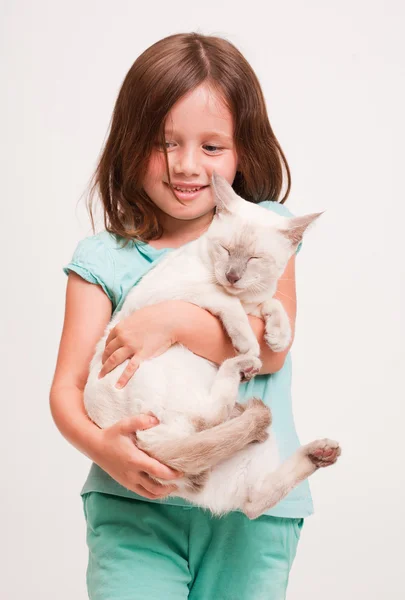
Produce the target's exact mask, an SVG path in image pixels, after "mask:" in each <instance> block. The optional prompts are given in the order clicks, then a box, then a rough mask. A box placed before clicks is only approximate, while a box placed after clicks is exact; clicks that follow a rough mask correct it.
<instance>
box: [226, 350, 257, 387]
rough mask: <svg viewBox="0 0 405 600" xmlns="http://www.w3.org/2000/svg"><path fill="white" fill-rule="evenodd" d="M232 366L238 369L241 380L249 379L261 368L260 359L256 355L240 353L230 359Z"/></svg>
mask: <svg viewBox="0 0 405 600" xmlns="http://www.w3.org/2000/svg"><path fill="white" fill-rule="evenodd" d="M232 360H233V361H234V368H235V369H237V370H238V371H239V375H240V380H241V382H245V381H250V380H251V379H252V377H254V376H255V375H257V374H258V372H259V371H260V369H261V368H262V361H261V360H260V358H257V357H256V356H252V355H250V354H248V355H246V354H245V355H242V356H236V357H235V358H233V359H232Z"/></svg>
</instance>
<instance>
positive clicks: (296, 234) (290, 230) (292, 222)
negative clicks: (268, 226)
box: [279, 210, 325, 246]
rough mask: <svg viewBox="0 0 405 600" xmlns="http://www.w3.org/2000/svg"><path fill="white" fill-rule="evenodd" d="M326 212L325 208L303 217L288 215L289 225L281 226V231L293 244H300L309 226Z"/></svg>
mask: <svg viewBox="0 0 405 600" xmlns="http://www.w3.org/2000/svg"><path fill="white" fill-rule="evenodd" d="M324 212H325V211H324V210H323V211H322V212H320V213H311V214H309V215H303V216H302V217H287V219H286V220H287V227H285V226H284V227H282V228H281V227H280V228H279V232H280V233H282V234H283V235H284V236H285V237H286V238H287V240H288V241H289V242H290V244H291V245H292V246H298V244H299V243H300V242H301V241H302V238H303V236H304V233H305V231H306V230H307V229H308V227H309V226H310V225H312V223H313V222H314V221H315V220H316V219H317V218H318V217H320V216H321V215H323V213H324Z"/></svg>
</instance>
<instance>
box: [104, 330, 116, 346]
mask: <svg viewBox="0 0 405 600" xmlns="http://www.w3.org/2000/svg"><path fill="white" fill-rule="evenodd" d="M116 337H117V332H116V331H115V327H113V329H111V331H110V333H109V334H108V337H107V339H106V341H105V345H106V346H107V344H109V343H110V342H112V340H113V339H114V338H116Z"/></svg>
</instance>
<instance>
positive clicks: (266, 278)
mask: <svg viewBox="0 0 405 600" xmlns="http://www.w3.org/2000/svg"><path fill="white" fill-rule="evenodd" d="M211 185H212V187H213V190H214V196H215V202H216V213H215V216H214V219H213V221H212V223H211V225H210V227H209V229H208V230H207V233H206V238H207V241H208V254H209V257H210V260H211V263H212V269H213V274H214V277H215V279H216V281H217V282H218V283H219V284H220V285H221V286H223V287H224V288H225V289H226V291H227V292H228V293H230V294H232V295H243V293H244V292H248V293H252V292H253V293H254V294H255V295H256V294H257V295H258V296H261V295H262V294H263V295H267V293H269V292H270V293H271V294H273V293H274V292H275V290H276V287H277V280H278V278H279V277H280V275H282V273H283V272H284V270H285V268H286V266H287V263H288V261H289V259H290V257H291V256H292V255H293V254H294V253H295V251H296V249H297V246H298V244H299V243H300V242H301V240H302V237H303V235H304V232H305V231H306V229H307V228H308V226H309V225H310V224H311V223H312V222H313V221H314V220H315V219H317V218H318V217H319V216H320V215H321V214H322V213H314V214H309V215H304V216H300V217H283V216H281V215H278V214H276V213H274V212H273V211H271V210H267V209H265V208H263V207H262V206H258V205H256V204H253V203H252V202H247V201H246V200H244V199H243V198H241V197H240V196H238V195H237V194H236V193H235V192H234V190H233V188H232V186H231V185H230V184H229V183H228V182H227V181H226V179H224V178H223V177H221V176H219V175H217V174H216V173H215V172H214V173H213V176H212V182H211Z"/></svg>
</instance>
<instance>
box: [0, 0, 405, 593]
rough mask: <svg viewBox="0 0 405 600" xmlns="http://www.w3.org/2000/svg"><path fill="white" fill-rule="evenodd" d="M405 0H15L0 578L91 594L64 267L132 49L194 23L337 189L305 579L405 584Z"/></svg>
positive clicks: (10, 38)
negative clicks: (62, 428) (63, 404)
mask: <svg viewBox="0 0 405 600" xmlns="http://www.w3.org/2000/svg"><path fill="white" fill-rule="evenodd" d="M404 16H405V10H404V4H403V3H402V2H400V0H398V1H394V0H385V1H382V0H381V1H373V0H364V1H363V0H340V1H339V2H338V1H332V2H324V1H322V0H317V1H315V0H306V1H305V2H301V1H300V0H295V1H288V0H287V1H284V2H275V1H273V0H271V1H269V0H267V1H266V2H258V1H254V0H250V1H248V2H235V1H233V2H220V1H218V0H216V1H215V2H212V1H210V0H204V2H201V3H198V2H195V3H191V2H189V1H187V2H186V1H185V0H181V1H178V2H173V3H167V2H163V1H161V0H157V1H156V2H153V3H149V2H145V3H143V2H135V1H133V2H129V1H128V2H124V1H119V0H115V1H114V2H107V1H106V0H97V1H96V0H94V1H86V0H84V1H83V0H81V1H80V2H79V1H78V0H70V2H67V1H65V2H58V1H56V2H46V1H45V0H37V1H36V2H29V1H22V0H14V1H7V0H2V2H1V29H2V31H1V48H2V60H1V67H0V68H1V81H2V84H3V85H2V88H3V93H2V94H1V98H0V102H1V110H0V114H1V119H2V123H1V138H2V139H1V141H2V151H1V152H2V154H1V166H2V204H1V205H2V211H1V212H2V228H1V236H0V239H1V248H2V251H1V256H2V261H1V275H2V277H1V292H2V293H1V296H0V302H1V315H2V327H1V333H2V335H1V346H2V355H1V365H2V368H3V369H4V370H3V373H2V382H3V383H2V405H3V409H2V415H3V418H2V428H1V429H2V430H1V435H0V449H1V452H2V454H1V456H2V465H3V466H2V472H1V493H0V510H1V516H2V526H1V545H0V553H1V565H2V576H1V582H0V596H1V598H2V599H4V600H22V599H23V598H28V597H30V598H38V599H41V600H55V598H57V599H58V600H72V599H74V600H84V599H85V598H86V597H87V594H86V588H85V569H86V562H87V548H86V544H85V523H84V519H83V514H82V506H81V499H80V496H79V491H80V488H81V486H82V483H83V481H84V479H85V477H86V474H87V471H88V468H89V461H88V459H87V458H85V457H84V456H82V455H81V454H80V453H79V452H77V451H76V450H75V449H74V448H73V447H71V446H70V445H69V444H68V443H67V442H66V441H65V440H64V439H63V437H62V436H61V435H60V434H59V432H58V431H57V429H56V427H55V425H54V423H53V421H52V419H51V416H50V411H49V404H48V398H49V389H50V385H51V381H52V377H53V372H54V368H55V362H56V356H57V351H58V344H59V339H60V334H61V328H62V323H63V316H64V302H65V289H66V283H67V278H66V276H65V275H64V273H63V271H62V267H63V266H64V265H66V264H67V263H68V262H69V260H70V258H71V256H72V253H73V250H74V248H75V247H76V244H77V242H78V241H79V240H80V239H82V238H84V237H86V236H88V235H92V231H91V227H90V221H89V219H88V216H87V213H86V209H85V203H84V202H85V191H86V187H87V185H88V182H89V179H90V176H91V174H92V172H93V169H94V167H95V164H96V160H97V157H98V155H99V152H100V150H101V147H102V144H103V142H104V140H105V137H106V134H107V130H108V124H109V120H110V116H111V113H112V109H113V105H114V102H115V99H116V96H117V93H118V90H119V87H120V85H121V83H122V81H123V79H124V77H125V75H126V73H127V71H128V69H129V68H130V66H131V65H132V63H133V62H134V60H135V59H136V57H137V56H138V55H139V54H140V53H141V52H142V51H143V50H144V49H146V48H147V47H148V46H150V45H151V44H152V43H154V42H155V41H157V40H158V39H160V38H162V37H165V36H167V35H169V34H172V33H178V32H186V31H193V30H194V31H198V32H200V33H205V34H213V35H220V36H223V37H226V38H227V39H228V40H230V41H231V42H233V43H234V44H236V46H237V47H238V48H239V49H240V50H241V51H242V52H243V53H244V55H245V56H246V58H247V59H248V60H249V61H250V63H251V65H252V66H253V68H254V69H255V71H256V73H257V75H258V78H259V80H260V82H261V85H262V87H263V91H264V94H265V97H266V101H267V106H268V112H269V117H270V122H271V124H272V126H273V129H274V131H275V133H276V135H277V137H278V139H279V141H280V143H281V146H282V148H283V150H284V151H285V154H286V156H287V159H288V161H289V165H290V167H291V171H292V182H293V185H292V191H291V196H290V198H289V200H288V201H287V206H289V207H290V208H291V210H292V211H293V212H295V213H297V214H304V213H306V212H315V211H321V210H326V212H325V214H324V215H323V216H322V217H321V219H319V221H317V223H316V225H315V226H314V227H313V228H312V230H311V231H310V232H309V233H308V235H307V237H306V239H305V241H304V245H303V249H302V252H301V253H300V255H299V257H298V258H297V263H296V268H297V294H298V316H297V329H296V338H295V342H294V345H293V348H292V358H293V365H294V367H293V368H294V372H293V403H294V414H295V420H296V425H297V429H298V433H299V436H300V439H301V441H302V443H304V442H307V441H310V440H311V439H313V438H315V437H318V436H320V437H325V436H327V437H331V438H335V439H338V440H339V441H340V442H341V444H342V447H343V454H342V457H341V459H340V462H339V463H338V464H337V465H335V466H334V467H332V468H331V469H328V470H323V471H321V472H318V473H316V474H315V475H314V476H313V477H312V479H311V488H312V493H313V497H314V503H315V509H316V513H315V515H314V516H312V517H310V518H308V519H307V520H306V524H305V526H304V530H303V534H302V538H301V543H300V545H299V550H298V554H297V557H296V560H295V563H294V565H293V569H292V571H291V577H290V586H289V591H288V594H287V597H288V600H302V599H306V598H308V599H311V600H324V599H325V598H328V600H341V599H342V598H344V599H345V600H356V599H358V598H367V600H381V599H383V598H384V599H388V598H389V599H390V600H397V599H398V600H399V599H402V598H404V597H405V586H404V579H403V562H404V551H403V537H404V533H405V528H404V516H403V508H404V506H405V493H404V490H405V483H404V459H403V445H402V439H403V428H404V417H405V411H404V408H403V404H404V402H405V395H404V386H403V381H402V373H403V370H404V358H405V355H404V316H403V307H404V301H405V293H404V287H405V286H404V266H403V256H402V255H403V238H404V218H405V214H404V202H405V194H404V191H405V190H404V187H405V186H404V182H403V174H404V168H403V165H404V158H405V155H404V139H405V126H404V117H403V110H404V106H405V94H404V74H405V60H404V38H403V31H404V25H405V23H404ZM4 415H5V417H6V418H5V419H4ZM162 600H164V599H162ZM218 600H221V599H218ZM252 600H255V599H253V598H252Z"/></svg>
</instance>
